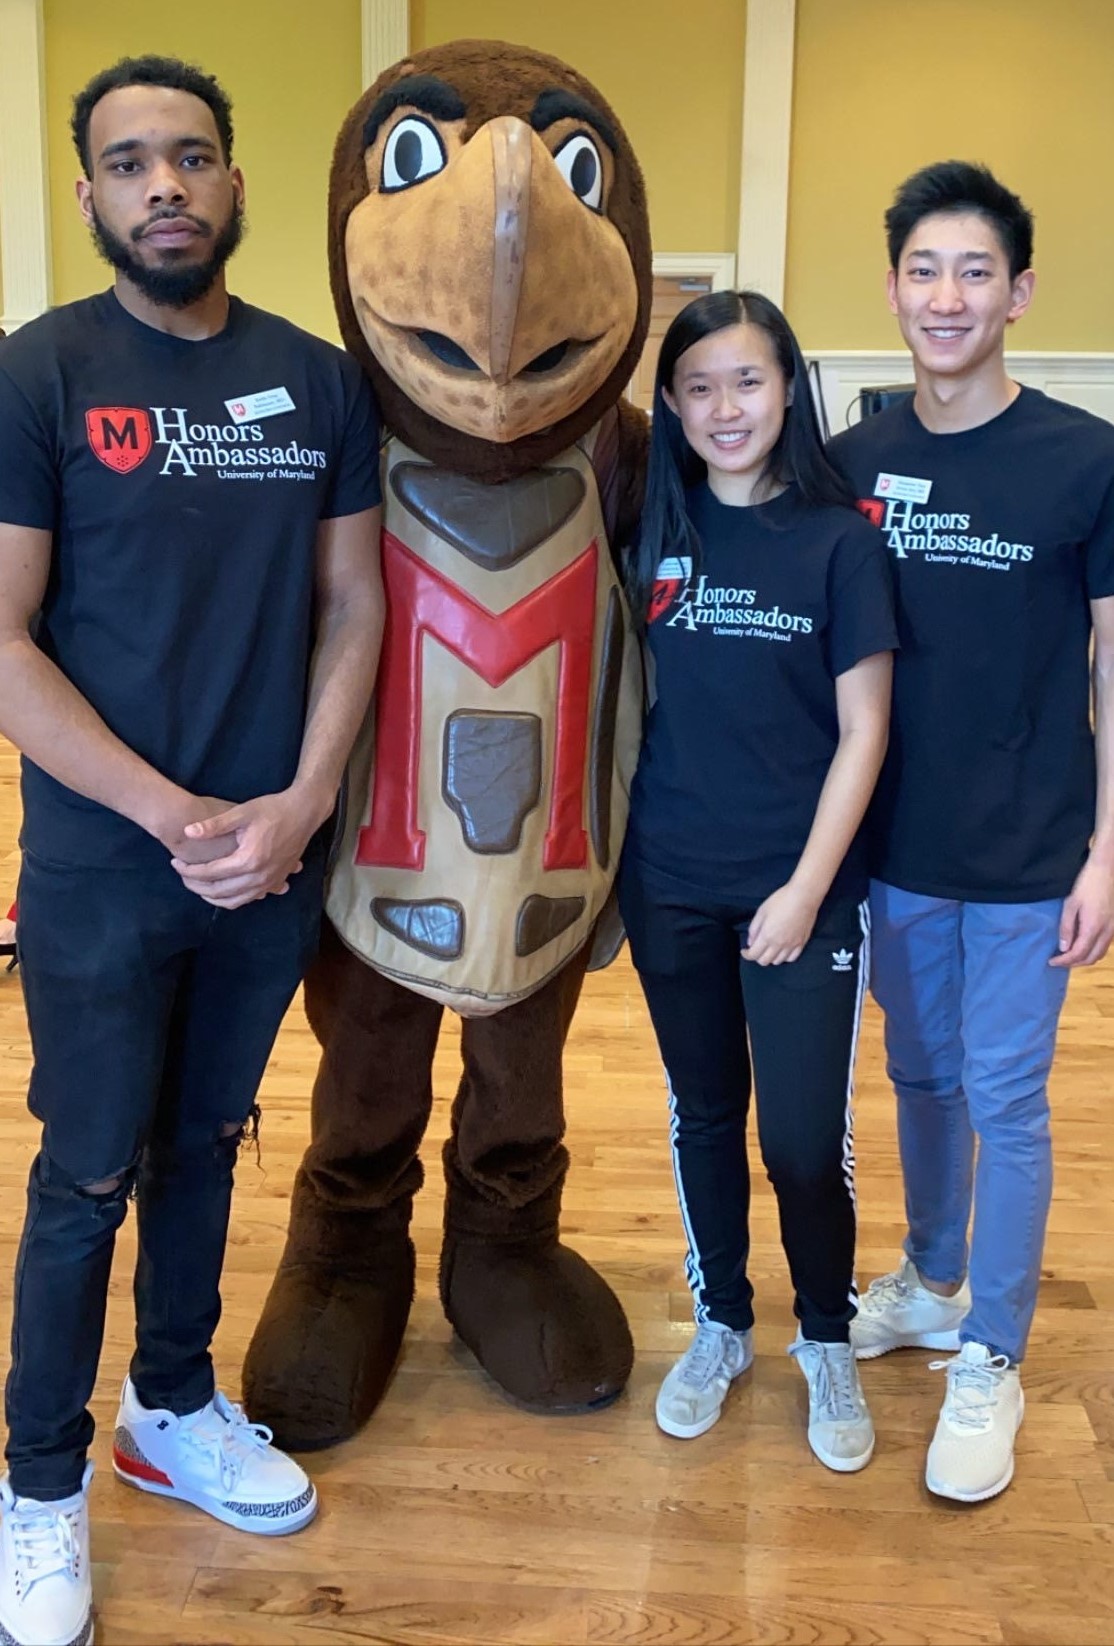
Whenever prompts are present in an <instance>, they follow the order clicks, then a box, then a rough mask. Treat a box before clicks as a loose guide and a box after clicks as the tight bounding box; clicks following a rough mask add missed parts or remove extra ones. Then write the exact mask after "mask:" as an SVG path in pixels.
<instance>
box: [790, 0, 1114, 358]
mask: <svg viewBox="0 0 1114 1646" xmlns="http://www.w3.org/2000/svg"><path fill="white" fill-rule="evenodd" d="M793 107H794V112H793V151H792V178H791V188H790V214H789V244H788V279H787V286H786V308H787V310H788V313H789V316H790V318H791V319H792V321H793V323H794V325H795V327H796V329H797V331H798V333H799V335H800V338H801V341H802V343H803V344H804V345H805V346H806V347H807V348H814V349H822V348H837V349H838V348H844V349H855V348H867V349H869V348H893V347H896V346H899V341H898V337H897V332H896V329H895V325H894V322H893V319H892V317H891V316H890V314H889V311H888V309H887V308H886V306H885V301H884V297H883V294H882V283H883V278H884V272H885V263H886V254H885V246H884V241H883V236H882V223H881V219H882V213H883V211H884V210H885V208H886V206H887V205H888V204H889V201H890V198H891V196H892V193H893V190H894V187H895V185H896V184H897V183H899V182H900V181H901V180H902V179H903V178H904V177H906V176H908V174H909V173H910V172H912V171H915V170H916V169H917V168H918V167H919V166H922V165H926V164H927V163H929V162H930V161H932V160H944V159H950V158H952V157H956V158H960V159H968V160H982V161H985V162H986V163H987V164H988V165H989V166H990V167H991V169H992V170H993V171H994V172H995V173H997V174H998V175H999V176H1000V177H1001V179H1002V181H1003V182H1005V183H1006V184H1007V185H1008V186H1009V187H1010V188H1012V189H1014V190H1016V192H1017V193H1018V194H1020V195H1021V197H1022V199H1023V200H1024V201H1025V202H1026V204H1027V205H1028V206H1029V207H1030V208H1031V209H1032V210H1033V211H1034V213H1035V214H1036V225H1037V226H1036V253H1035V259H1034V261H1035V266H1036V270H1037V297H1036V301H1035V303H1034V306H1033V308H1032V310H1031V311H1030V313H1029V314H1028V315H1027V316H1026V318H1025V319H1024V320H1023V321H1022V322H1020V323H1019V325H1018V326H1017V328H1016V329H1015V330H1014V331H1013V333H1012V342H1013V344H1014V346H1015V347H1017V348H1029V349H1084V350H1090V349H1094V350H1108V349H1114V276H1112V270H1114V207H1112V202H1114V4H1112V3H1111V0H1055V3H1049V0H932V4H931V5H924V4H920V3H914V0H798V5H797V63H796V80H795V92H794V105H793Z"/></svg>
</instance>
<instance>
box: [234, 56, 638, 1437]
mask: <svg viewBox="0 0 1114 1646" xmlns="http://www.w3.org/2000/svg"><path fill="white" fill-rule="evenodd" d="M329 262H330V269H331V276H332V288H333V297H334V301H335V303H336V309H337V314H338V316H339V321H340V329H341V333H342V336H343V338H344V341H345V344H346V345H347V347H348V349H349V350H350V352H351V353H352V354H353V355H355V357H356V359H357V360H359V361H360V363H361V364H362V366H363V368H364V370H365V371H366V372H367V374H368V376H369V377H370V379H371V382H372V384H373V386H374V389H375V392H376V396H377V399H378V401H379V405H380V408H381V411H382V414H383V419H384V423H385V426H386V428H387V429H388V430H389V432H390V436H391V438H390V440H389V442H388V444H387V446H386V448H385V450H384V452H383V454H382V464H383V496H384V517H383V519H384V529H383V574H384V582H385V586H386V594H387V624H386V631H385V635H384V644H383V655H382V661H381V665H380V672H379V683H378V687H377V692H376V698H375V701H374V703H373V706H372V709H371V711H370V713H369V717H368V721H367V724H366V725H365V727H364V730H363V732H362V733H361V736H360V739H359V741H358V742H357V746H356V750H355V752H354V754H353V757H352V761H351V764H350V767H349V772H348V781H347V809H346V819H345V823H344V827H343V832H342V836H341V842H340V848H339V853H338V855H337V858H336V863H335V867H334V869H333V873H332V880H331V888H330V891H329V895H328V901H327V915H328V919H327V921H326V923H325V930H324V936H323V941H322V948H321V953H320V955H319V957H318V959H317V960H316V962H315V964H314V966H313V968H312V969H311V971H310V973H309V976H308V977H307V979H306V988H305V995H306V1009H307V1013H308V1016H309V1021H310V1024H311V1026H312V1028H313V1031H314V1033H315V1034H316V1036H317V1038H318V1040H319V1041H320V1043H321V1049H322V1058H321V1066H320V1070H319V1073H318V1076H317V1082H316V1085H315V1087H314V1093H313V1118H312V1139H311V1142H310V1146H309V1149H308V1151H307V1153H306V1155H305V1159H304V1161H303V1163H302V1165H301V1167H300V1169H299V1171H298V1175H297V1180H296V1183H295V1187H294V1195H293V1202H292V1206H291V1213H290V1226H289V1234H288V1239H287V1244H286V1249H285V1252H284V1255H283V1258H282V1262H281V1265H280V1268H279V1271H278V1274H277V1275H276V1277H275V1280H274V1283H273V1285H272V1288H271V1292H270V1295H269V1297H268V1299H267V1303H266V1307H265V1310H264V1313H263V1317H262V1319H261V1321H260V1323H259V1326H258V1327H257V1329H256V1332H255V1336H254V1338H253V1340H252V1343H251V1346H250V1348H249V1350H248V1356H247V1362H246V1365H245V1369H244V1389H245V1397H246V1399H247V1401H248V1404H249V1406H250V1409H251V1412H252V1414H253V1416H255V1417H257V1418H258V1419H259V1420H261V1421H263V1422H265V1423H268V1424H269V1425H271V1427H272V1428H273V1429H274V1431H275V1434H276V1436H277V1437H278V1438H279V1439H280V1440H281V1441H282V1443H283V1444H284V1445H287V1446H291V1447H294V1448H307V1449H308V1448H312V1447H316V1446H327V1445H330V1444H332V1443H334V1442H336V1441H340V1440H343V1439H345V1438H346V1437H347V1436H349V1435H351V1434H353V1433H354V1432H355V1431H356V1430H357V1429H358V1428H359V1427H360V1426H361V1425H362V1424H363V1423H364V1422H366V1420H367V1419H368V1418H369V1417H370V1415H371V1413H372V1412H373V1411H374V1409H375V1407H376V1405H377V1403H378V1402H379V1400H380V1398H381V1396H382V1394H383V1391H384V1389H385V1387H386V1385H387V1383H388V1381H389V1378H390V1375H391V1372H392V1370H393V1368H394V1365H395V1363H396V1361H397V1359H398V1355H399V1351H400V1348H401V1344H402V1338H403V1333H404V1331H405V1328H406V1322H407V1317H408V1315H409V1311H410V1306H411V1302H412V1299H413V1292H414V1248H413V1245H412V1244H411V1241H410V1237H409V1225H410V1215H411V1206H412V1202H413V1197H414V1194H415V1192H416V1191H417V1190H418V1188H419V1187H420V1185H421V1181H422V1168H421V1165H420V1164H419V1161H418V1147H419V1144H420V1143H421V1140H422V1136H423V1133H424V1132H425V1129H426V1125H427V1123H428V1120H429V1115H430V1109H431V1105H432V1100H433V1092H432V1080H431V1069H432V1062H433V1055H434V1049H435V1046H436V1042H437V1034H438V1028H439V1025H440V1021H441V1017H442V1013H443V1011H444V1009H445V1007H446V1006H448V1007H451V1008H453V1009H454V1010H455V1011H457V1012H458V1013H460V1015H461V1018H462V1033H461V1051H462V1059H463V1074H462V1078H461V1082H460V1087H459V1090H458V1092H457V1095H456V1100H455V1103H454V1106H453V1111H452V1123H451V1136H450V1138H449V1140H448V1142H447V1143H446V1145H445V1150H444V1169H445V1180H446V1192H445V1218H444V1242H443V1246H442V1252H441V1266H440V1288H441V1299H442V1303H443V1305H444V1309H445V1313H446V1315H447V1316H448V1318H449V1320H450V1322H451V1323H452V1325H453V1327H454V1328H455V1329H456V1331H457V1333H458V1334H459V1335H460V1337H461V1338H462V1339H463V1341H464V1343H465V1344H466V1345H467V1346H468V1348H469V1349H470V1350H471V1351H472V1352H473V1354H474V1355H475V1356H476V1359H477V1360H478V1361H479V1363H480V1365H481V1366H482V1367H483V1369H484V1370H485V1371H486V1372H487V1373H488V1374H489V1376H490V1377H491V1378H492V1379H494V1381H495V1382H496V1383H497V1384H499V1385H500V1386H501V1387H502V1388H503V1389H504V1390H505V1391H506V1392H507V1393H508V1394H509V1395H510V1396H512V1397H513V1398H514V1399H516V1400H518V1401H520V1402H522V1403H524V1404H526V1405H528V1406H530V1407H533V1408H536V1409H538V1410H541V1411H561V1410H576V1409H585V1408H590V1407H592V1406H596V1405H600V1406H602V1405H605V1404H606V1403H607V1402H608V1401H610V1400H612V1399H614V1397H615V1396H616V1395H617V1394H619V1392H620V1391H621V1390H622V1389H623V1387H624V1385H625V1383H626V1381H627V1378H628V1377H629V1375H630V1370H631V1365H632V1361H633V1348H632V1344H631V1336H630V1330H629V1328H628V1325H627V1321H626V1318H625V1316H624V1314H623V1310H622V1308H621V1306H620V1304H619V1301H618V1299H617V1298H616V1297H615V1295H614V1293H613V1292H612V1291H611V1289H610V1287H609V1286H608V1285H607V1284H606V1282H605V1281H604V1280H603V1279H602V1278H601V1277H600V1275H598V1274H597V1273H596V1272H595V1270H594V1269H592V1268H591V1267H590V1266H589V1264H588V1263H586V1262H585V1261H584V1259H583V1258H581V1257H580V1256H579V1255H578V1254H577V1253H576V1252H574V1251H572V1250H570V1249H569V1248H568V1247H567V1246H564V1245H562V1244H561V1241H560V1238H559V1233H558V1225H559V1221H560V1212H561V1190H562V1185H563V1182H564V1178H565V1174H566V1171H567V1169H568V1155H567V1152H566V1150H565V1148H564V1146H563V1143H562V1136H563V1133H564V1113H563V1105H562V1084H561V1059H562V1051H563V1046H564V1041H565V1036H566V1033H567V1031H568V1028H569V1023H570V1020H571V1018H572V1014H573V1011H574V1009H575V1007H576V1002H577V998H578V996H579V993H580V988H581V983H582V981H583V977H584V973H585V970H586V968H587V966H588V964H589V959H590V957H591V956H592V954H593V949H594V950H595V952H596V954H597V956H598V955H599V951H600V950H601V948H606V947H607V945H606V942H605V940H604V939H605V932H606V928H607V927H608V924H609V922H608V920H607V919H603V920H601V915H602V914H603V913H604V910H605V905H606V904H607V902H608V897H609V893H610V891H611V885H612V881H613V879H614V875H615V870H616V866H617V860H618V855H619V848H620V845H621V843H622V835H623V830H624V827H625V824H626V815H627V804H628V794H629V789H630V780H631V777H632V774H633V766H634V763H635V759H636V756H637V747H638V737H639V725H640V717H641V695H642V684H641V673H640V666H639V659H638V648H637V643H636V640H635V637H634V636H633V634H632V632H631V625H630V620H629V616H628V614H627V610H626V606H625V603H624V600H623V597H622V594H621V593H620V590H619V585H618V579H617V577H616V573H615V568H614V564H613V553H614V551H615V550H616V548H617V547H618V546H620V545H622V544H623V543H624V541H626V540H629V537H630V534H631V532H632V530H633V527H634V525H635V522H636V520H637V514H638V509H639V506H640V503H641V497H642V490H643V482H644V476H645V462H646V449H647V437H646V420H645V418H644V417H643V415H642V414H641V413H640V412H637V411H635V410H634V409H633V408H632V407H631V406H629V405H628V404H627V403H626V402H624V401H623V400H622V398H621V396H622V392H623V388H624V386H625V384H626V383H627V382H628V381H629V379H630V377H631V374H632V372H633V370H634V367H635V364H636V362H637V360H638V357H639V355H640V353H641V350H642V345H643V342H644V340H645V336H646V331H647V325H648V320H649V310H650V299H651V267H650V235H649V224H648V219H647V213H646V201H645V194H644V189H643V183H642V177H641V174H640V171H639V168H638V164H637V162H636V160H635V157H634V155H633V153H632V152H631V148H630V145H629V143H628V141H627V138H626V136H625V134H624V132H623V129H622V127H621V126H620V124H619V122H618V120H617V119H616V118H615V115H614V114H613V112H612V111H611V109H609V108H608V106H607V104H606V103H605V102H604V100H603V99H602V98H601V97H600V95H599V93H598V92H597V91H596V90H595V88H594V87H593V86H591V85H590V84H589V83H588V82H587V81H586V80H585V79H583V78H582V76H581V75H579V74H576V73H575V72H574V71H573V70H572V69H570V68H568V67H567V66H566V65H565V64H564V63H561V62H558V61H557V60H556V59H554V58H552V57H546V56H542V55H541V54H540V53H537V52H533V51H529V50H526V49H523V48H520V47H516V46H509V45H504V44H501V43H500V42H497V41H490V40H483V41H477V40H471V41H458V42H456V43H454V44H451V45H447V46H443V47H438V48H435V49H431V50H428V51H423V52H418V53H415V54H414V55H413V56H412V57H410V58H408V59H407V60H406V61H405V62H402V63H398V64H396V65H395V66H394V67H393V68H390V69H388V70H387V71H386V73H384V74H383V75H381V76H380V78H379V79H378V80H377V81H376V82H375V84H374V85H373V86H372V87H371V88H370V90H369V91H367V92H366V93H365V94H364V96H363V97H362V98H361V99H360V101H359V102H358V103H357V105H356V107H355V108H354V109H353V110H352V112H351V114H350V115H349V117H348V119H347V121H346V123H345V125H344V127H343V129H342V131H341V133H340V137H339V139H338V141H337V148H336V154H335V157H334V161H333V168H332V176H331V182H330V191H329ZM614 947H615V945H614V944H612V945H611V952H612V953H613V952H614Z"/></svg>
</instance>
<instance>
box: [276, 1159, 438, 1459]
mask: <svg viewBox="0 0 1114 1646" xmlns="http://www.w3.org/2000/svg"><path fill="white" fill-rule="evenodd" d="M393 1221H394V1224H395V1226H394V1227H393V1228H392V1227H391V1222H392V1220H391V1219H390V1218H389V1217H381V1218H376V1216H375V1215H374V1214H367V1215H364V1216H360V1215H359V1214H354V1215H351V1216H347V1217H346V1216H344V1215H343V1214H341V1215H336V1214H332V1215H331V1216H325V1215H323V1213H322V1211H321V1209H320V1208H318V1207H317V1206H316V1205H315V1203H314V1196H313V1190H312V1188H311V1187H310V1185H309V1184H308V1183H307V1182H306V1181H305V1178H304V1175H303V1174H301V1173H300V1174H299V1177H298V1181H297V1183H296V1184H295V1186H294V1197H293V1202H292V1204H291V1208H290V1232H289V1234H288V1236H287V1241H286V1250H285V1252H284V1253H283V1257H282V1262H281V1264H280V1265H279V1270H278V1273H277V1274H276V1275H275V1278H274V1281H273V1282H272V1285H271V1290H270V1293H269V1295H268V1297H267V1302H266V1304H265V1306H264V1309H263V1314H262V1317H261V1318H260V1321H259V1324H258V1326H257V1327H256V1329H255V1335H254V1336H253V1338H252V1340H251V1345H250V1347H249V1349H248V1354H247V1359H246V1361H245V1362H244V1400H245V1403H246V1405H247V1408H248V1410H249V1411H250V1412H251V1415H252V1419H253V1421H254V1422H257V1423H266V1424H268V1425H269V1426H270V1428H271V1429H272V1430H273V1431H274V1434H275V1437H276V1439H277V1440H278V1443H279V1445H280V1446H283V1447H284V1448H286V1449H288V1450H289V1451H294V1452H312V1451H317V1450H319V1449H320V1448H321V1447H324V1446H335V1445H337V1444H338V1442H340V1441H342V1440H348V1439H349V1438H350V1437H351V1436H352V1435H354V1434H355V1433H356V1432H357V1430H358V1429H360V1428H362V1427H363V1425H364V1424H365V1423H366V1422H367V1420H368V1418H369V1417H370V1416H371V1414H372V1412H373V1411H374V1410H375V1408H376V1406H378V1404H379V1402H380V1400H381V1399H382V1398H383V1394H384V1392H385V1390H386V1388H387V1385H388V1383H389V1382H390V1379H391V1373H392V1372H393V1371H394V1368H395V1363H396V1361H397V1360H398V1356H399V1350H400V1349H401V1347H402V1339H403V1334H404V1333H405V1331H406V1322H407V1320H408V1319H409V1317H410V1303H411V1300H412V1298H413V1296H414V1248H413V1246H412V1244H411V1242H410V1240H409V1239H408V1237H407V1234H406V1222H408V1221H409V1219H408V1217H407V1219H406V1220H403V1219H400V1218H396V1219H394V1220H393Z"/></svg>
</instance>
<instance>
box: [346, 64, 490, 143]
mask: <svg viewBox="0 0 1114 1646" xmlns="http://www.w3.org/2000/svg"><path fill="white" fill-rule="evenodd" d="M404 105H405V106H406V107H407V108H415V109H421V111H422V113H423V114H432V116H433V118H434V119H435V120H463V119H464V116H465V115H466V114H467V113H468V109H467V106H466V104H465V102H464V99H463V97H461V95H460V93H459V92H458V91H457V90H456V88H455V87H454V86H450V85H449V83H448V81H447V80H438V79H437V77H436V75H432V74H408V75H406V76H405V78H404V79H402V80H398V81H396V82H395V84H394V85H393V86H392V87H391V88H390V90H389V91H385V92H384V93H383V95H382V97H377V98H376V100H375V102H374V103H373V104H372V105H371V108H370V110H369V111H368V117H367V119H366V120H365V121H364V148H365V149H369V148H370V147H371V145H372V144H373V143H374V142H375V139H376V137H377V136H378V135H379V128H380V126H381V125H382V124H383V122H384V120H385V119H386V118H387V116H388V115H389V114H393V113H394V111H395V110H396V109H400V108H402V107H403V106H404Z"/></svg>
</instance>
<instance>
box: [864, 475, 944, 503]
mask: <svg viewBox="0 0 1114 1646" xmlns="http://www.w3.org/2000/svg"><path fill="white" fill-rule="evenodd" d="M931 490H932V481H931V480H917V479H915V478H914V477H913V475H911V474H880V475H879V476H878V478H877V480H876V481H875V482H874V495H875V497H896V498H897V499H898V500H899V502H902V503H927V502H928V494H929V492H930V491H931Z"/></svg>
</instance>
